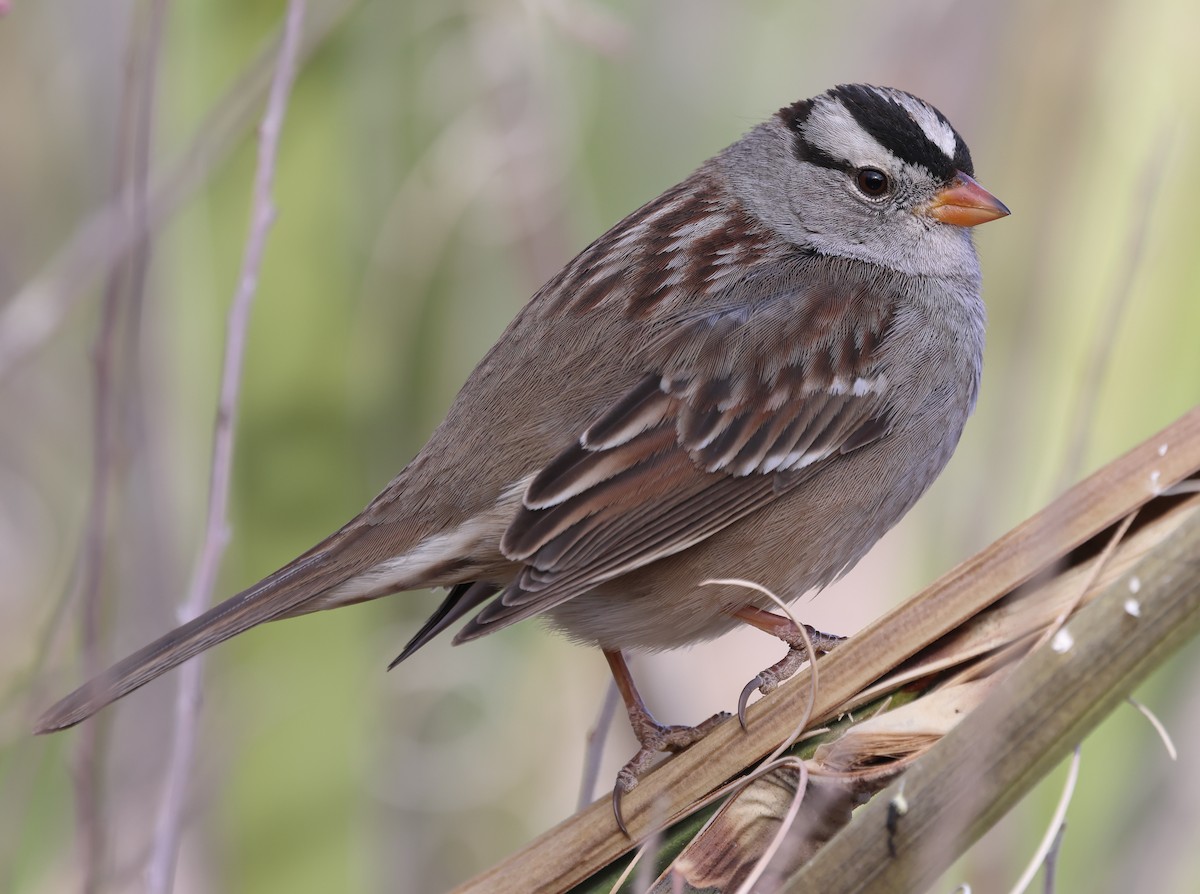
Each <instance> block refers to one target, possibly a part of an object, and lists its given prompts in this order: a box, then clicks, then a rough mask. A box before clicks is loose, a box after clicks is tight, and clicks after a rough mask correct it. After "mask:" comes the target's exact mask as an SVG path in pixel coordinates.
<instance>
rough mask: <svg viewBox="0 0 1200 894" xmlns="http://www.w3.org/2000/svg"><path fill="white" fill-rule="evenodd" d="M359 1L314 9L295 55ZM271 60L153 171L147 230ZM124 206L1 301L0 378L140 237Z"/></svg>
mask: <svg viewBox="0 0 1200 894" xmlns="http://www.w3.org/2000/svg"><path fill="white" fill-rule="evenodd" d="M0 2H3V0H0ZM358 2H359V0H331V2H328V3H325V4H322V5H321V6H320V7H318V10H319V12H318V14H316V15H314V16H313V17H312V19H311V22H312V28H311V30H310V32H309V34H308V35H307V37H308V39H307V40H306V42H305V44H304V46H303V51H302V56H305V57H307V56H308V55H311V54H312V53H313V52H314V51H316V50H317V49H318V48H320V47H321V46H322V45H323V44H324V42H325V40H326V38H328V37H329V36H330V35H331V34H333V33H334V32H335V31H336V30H337V28H338V26H339V25H341V23H342V22H343V21H345V19H346V17H347V16H348V15H349V13H350V12H351V11H353V10H354V9H355V8H356V7H357V5H358ZM273 44H274V41H272V45H273ZM273 59H274V56H273V54H269V53H266V52H263V53H260V54H259V55H257V56H256V57H255V59H254V60H253V61H252V62H251V63H250V65H249V66H247V68H246V70H245V71H244V72H243V73H242V75H241V76H240V77H239V78H238V79H237V80H236V82H235V83H234V84H232V85H231V86H230V88H229V89H228V90H226V91H225V93H224V94H223V95H222V97H221V99H220V100H219V101H218V102H217V103H216V104H215V105H214V106H213V107H212V109H211V111H210V112H209V114H208V115H206V117H205V119H204V120H203V121H202V122H201V124H200V126H199V127H197V128H196V132H195V137H194V138H193V139H192V141H191V142H190V143H189V144H188V146H187V148H186V149H185V150H184V151H183V153H182V154H181V155H180V156H179V157H178V158H177V159H175V160H174V161H173V162H171V163H169V164H166V165H162V166H160V167H161V169H162V170H163V174H162V175H161V176H158V177H155V178H154V180H153V182H152V184H151V189H150V199H149V203H148V214H147V217H146V220H145V221H144V224H145V226H146V227H150V228H153V227H157V226H160V225H161V224H162V223H163V222H164V221H166V220H167V219H169V218H170V217H171V216H172V215H174V214H175V212H177V211H178V210H179V209H180V208H181V207H183V205H184V204H185V203H186V202H187V200H188V199H190V198H191V197H192V196H193V195H194V194H195V193H196V191H197V189H199V187H201V186H203V185H204V184H205V183H207V182H208V180H209V178H210V177H211V176H212V174H213V173H214V171H216V170H217V169H218V168H219V167H220V165H221V163H222V162H223V161H224V160H225V159H226V158H228V156H229V154H230V152H231V151H232V150H233V148H234V147H235V146H236V145H237V144H238V141H239V139H240V138H241V135H242V133H243V131H244V130H245V129H246V128H247V127H248V126H249V122H250V120H251V118H250V115H251V113H252V110H253V109H254V108H255V107H257V104H258V102H259V99H260V97H261V96H262V94H264V93H265V92H266V90H267V86H266V82H267V78H268V77H269V75H270V73H271V70H272V65H273ZM128 201H129V196H128V194H122V195H120V196H116V197H113V198H112V199H110V200H109V201H108V202H106V203H105V204H104V205H103V206H102V207H100V208H98V209H96V210H95V211H94V212H92V213H91V214H89V215H87V216H86V217H85V218H84V219H83V220H82V221H81V222H80V223H79V225H78V226H77V227H76V228H75V231H74V232H73V233H72V234H71V235H70V237H69V238H68V239H67V240H66V242H65V243H64V244H63V245H62V246H61V247H60V248H59V249H58V251H56V252H55V253H54V255H53V256H52V257H51V258H50V260H49V261H48V262H47V264H46V265H45V267H44V268H43V269H42V270H41V271H39V272H38V273H37V274H36V275H34V276H33V277H32V278H30V279H29V280H28V281H26V282H25V283H23V284H22V285H21V287H20V288H19V289H18V290H17V291H16V292H15V293H14V294H13V295H12V296H10V297H8V298H7V299H6V300H0V378H4V377H5V376H6V375H8V374H9V373H11V372H12V371H13V370H15V369H17V368H18V367H19V366H20V365H21V364H22V363H23V362H25V361H26V360H27V359H28V358H29V357H30V356H31V355H32V354H33V353H34V352H36V351H37V350H39V349H40V348H41V347H43V346H44V345H45V344H46V342H48V341H49V340H50V339H51V338H53V337H54V335H55V333H57V332H58V330H59V328H60V327H61V326H62V325H63V323H64V322H65V320H66V319H67V317H68V316H69V315H70V313H71V312H72V311H73V310H74V309H75V307H76V305H77V304H79V302H80V301H82V300H83V296H84V295H86V294H87V292H86V289H87V286H88V285H90V284H91V282H92V281H93V279H94V278H96V277H98V276H102V275H106V274H107V273H108V272H109V271H111V270H112V269H113V267H115V266H116V265H118V264H120V263H122V262H123V260H124V259H125V257H126V255H127V254H128V253H129V252H130V251H131V250H132V249H133V246H134V245H135V244H136V242H137V240H138V239H140V238H142V236H143V233H142V232H140V231H139V230H138V229H137V226H136V224H137V223H138V222H136V221H132V220H130V219H129V218H128V217H127V216H126V215H125V214H124V210H123V209H124V207H125V205H126V203H127V202H128Z"/></svg>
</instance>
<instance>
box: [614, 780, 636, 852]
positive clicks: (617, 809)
mask: <svg viewBox="0 0 1200 894" xmlns="http://www.w3.org/2000/svg"><path fill="white" fill-rule="evenodd" d="M622 794H624V792H623V790H622V789H621V783H620V782H618V783H617V784H616V785H614V786H613V793H612V811H613V817H614V818H615V819H616V821H617V828H618V829H620V830H621V834H622V835H624V836H625V837H626V838H628V839H630V840H631V841H632V840H633V836H632V835H630V834H629V827H628V826H626V825H625V817H624V816H622V815H621V795H622Z"/></svg>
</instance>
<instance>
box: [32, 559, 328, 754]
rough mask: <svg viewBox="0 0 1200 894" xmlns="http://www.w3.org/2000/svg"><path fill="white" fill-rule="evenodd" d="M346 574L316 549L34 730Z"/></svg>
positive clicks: (99, 680)
mask: <svg viewBox="0 0 1200 894" xmlns="http://www.w3.org/2000/svg"><path fill="white" fill-rule="evenodd" d="M331 539H332V538H331ZM346 577H347V569H346V567H345V566H344V565H343V564H341V563H339V562H336V561H334V560H332V559H331V558H330V554H329V552H328V551H327V550H323V549H319V550H313V551H311V552H309V553H308V554H306V555H304V556H301V557H300V558H299V559H297V560H296V561H295V562H292V563H291V564H289V565H287V566H285V567H283V568H281V569H280V570H279V571H277V572H275V573H274V574H272V575H271V576H270V577H267V578H265V579H264V580H262V581H260V582H259V583H257V584H255V585H254V586H253V587H250V588H249V589H248V590H243V591H242V592H241V593H238V594H237V595H236V596H233V597H230V598H229V599H227V600H225V601H224V602H222V603H221V604H220V605H216V606H213V607H212V608H210V609H209V610H208V611H206V612H205V613H204V614H202V615H200V616H199V617H197V618H195V619H193V620H191V621H188V622H187V623H186V624H183V625H181V626H180V627H177V628H175V629H174V630H172V631H171V632H170V633H167V634H166V635H164V636H162V637H159V638H158V639H157V640H155V641H154V642H152V643H150V645H148V646H146V647H145V648H143V649H140V650H138V651H137V652H135V653H133V654H132V655H130V656H129V657H128V658H126V659H124V660H123V661H119V662H118V663H117V664H114V665H113V666H112V667H110V668H109V669H108V670H107V671H105V672H104V673H102V674H100V675H99V676H97V677H96V678H94V679H92V680H91V681H89V682H87V683H85V684H84V685H83V686H80V687H79V688H78V689H76V690H75V691H74V692H72V693H71V694H70V695H68V696H67V697H66V698H64V699H62V700H61V701H59V702H58V703H57V704H55V705H54V706H53V707H51V708H50V709H49V710H48V711H46V712H45V713H44V714H42V716H41V717H40V718H38V721H37V725H36V727H35V729H34V731H35V732H36V733H49V732H54V731H55V730H60V729H66V728H67V727H70V726H74V725H75V724H77V723H79V722H81V721H83V720H86V719H87V718H88V717H91V716H92V715H93V714H95V713H96V712H97V711H99V710H100V709H101V708H103V707H105V706H106V705H109V704H112V703H113V702H115V701H116V700H117V699H119V698H121V697H123V696H125V695H128V694H129V693H130V692H133V690H135V689H137V688H138V687H140V686H144V685H145V684H146V683H149V682H150V681H151V680H153V679H154V678H155V677H158V676H160V675H162V674H165V673H166V672H167V671H169V670H171V669H172V668H174V667H177V666H178V665H180V664H182V663H183V662H185V661H187V660H188V659H189V658H192V657H194V656H196V655H198V654H200V653H201V652H203V651H204V650H206V649H210V648H212V647H213V646H215V645H217V644H218V643H221V642H224V641H225V640H227V639H229V638H230V637H233V636H237V635H238V634H239V633H242V632H244V631H246V630H249V629H250V628H251V627H255V626H257V625H259V624H262V623H264V622H266V621H272V620H274V619H276V618H279V617H281V616H283V615H286V614H288V613H289V612H291V611H293V610H294V609H295V608H296V606H298V605H299V604H301V603H303V602H305V601H306V600H309V599H311V598H313V597H314V596H315V595H317V594H319V593H321V592H323V591H325V590H327V589H328V588H330V587H332V586H336V585H337V584H339V583H341V581H342V580H343V579H345V578H346Z"/></svg>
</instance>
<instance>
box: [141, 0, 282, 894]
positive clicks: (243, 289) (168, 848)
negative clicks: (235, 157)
mask: <svg viewBox="0 0 1200 894" xmlns="http://www.w3.org/2000/svg"><path fill="white" fill-rule="evenodd" d="M304 8H305V4H304V0H289V3H288V8H287V13H286V17H285V20H284V28H283V37H282V40H281V42H280V47H279V57H278V62H277V64H276V67H275V73H274V76H273V78H272V81H271V91H270V94H269V96H268V99H267V109H266V112H265V113H264V115H263V119H262V124H260V125H259V143H258V165H257V169H256V171H255V177H254V194H253V199H252V209H251V218H250V226H249V233H248V235H247V237H246V249H245V253H244V255H243V257H242V268H241V273H240V275H239V277H238V286H237V291H236V293H235V294H234V298H233V303H232V305H231V306H230V308H229V317H228V321H227V324H226V340H225V359H224V362H223V365H222V369H221V390H220V396H219V398H218V404H217V414H216V422H215V425H214V431H213V461H212V476H211V480H210V484H209V494H208V515H207V521H206V523H205V530H204V543H203V546H202V547H201V550H200V555H199V557H198V559H197V561H196V567H195V569H194V571H193V574H192V580H191V583H190V585H189V587H188V594H187V598H186V599H185V601H184V603H183V604H182V605H181V606H180V611H179V615H180V621H181V622H185V621H188V620H191V619H192V618H194V617H196V616H197V615H199V614H200V613H201V612H202V611H203V610H204V607H205V606H206V605H207V604H208V602H209V601H210V599H211V594H212V591H213V587H214V584H215V582H216V576H217V569H218V568H219V567H220V563H221V556H222V554H223V553H224V551H225V546H226V544H227V543H228V541H229V524H228V520H227V511H228V502H229V482H230V475H231V471H232V466H233V431H234V419H235V414H236V411H237V398H238V392H239V390H240V387H241V378H242V361H243V358H244V354H245V344H246V330H247V327H248V323H249V319H250V309H251V306H252V304H253V300H254V293H255V290H256V289H257V287H258V276H259V270H260V269H261V267H262V256H263V249H264V247H265V244H266V236H267V231H268V230H269V229H270V227H271V224H272V222H273V221H274V219H275V207H274V204H273V202H272V199H271V192H272V187H273V184H274V179H275V159H276V156H277V153H278V147H279V133H280V130H281V129H282V126H283V118H284V114H285V112H286V110H287V101H288V96H289V95H290V93H291V88H292V82H293V81H294V79H295V75H296V59H297V56H298V54H299V48H300V40H301V35H302V32H303V24H304ZM201 670H202V663H201V660H200V659H199V658H196V659H193V660H192V661H191V662H189V663H188V664H186V665H184V667H183V669H182V671H181V674H180V682H179V694H178V697H177V700H176V703H175V724H174V728H173V730H172V741H171V751H170V757H169V759H168V763H167V775H166V780H165V782H164V785H163V793H162V800H161V802H160V804H159V812H158V817H157V821H156V823H155V832H154V846H153V847H152V848H151V851H150V859H149V862H148V863H147V866H146V890H147V891H148V892H150V894H165V892H169V891H170V890H171V888H172V885H173V884H174V878H175V861H176V857H177V855H178V853H179V838H180V829H181V826H182V817H183V811H184V805H185V802H186V789H187V783H188V778H189V776H190V774H191V766H192V759H193V754H194V752H195V744H196V725H197V718H198V715H199V709H200V696H201Z"/></svg>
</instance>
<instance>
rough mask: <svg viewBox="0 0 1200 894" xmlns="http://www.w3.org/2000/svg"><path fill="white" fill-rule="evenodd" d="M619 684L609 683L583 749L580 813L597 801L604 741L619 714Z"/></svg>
mask: <svg viewBox="0 0 1200 894" xmlns="http://www.w3.org/2000/svg"><path fill="white" fill-rule="evenodd" d="M618 695H619V693H618V692H617V683H616V681H615V680H609V681H608V688H607V689H606V690H605V691H604V701H603V702H601V704H600V710H599V711H598V712H596V722H595V724H593V725H592V728H591V729H590V730H588V734H587V743H586V745H585V746H584V749H583V775H582V777H581V778H580V780H579V800H578V801H577V802H576V803H575V810H576V811H580V810H583V808H585V807H587V806H588V805H589V804H591V803H592V801H594V800H596V780H597V778H599V776H600V761H601V760H602V759H603V757H604V740H605V739H607V738H608V731H609V730H610V729H612V722H613V717H615V716H616V714H617V697H618Z"/></svg>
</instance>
